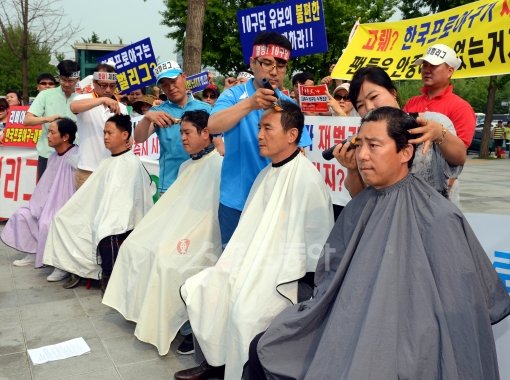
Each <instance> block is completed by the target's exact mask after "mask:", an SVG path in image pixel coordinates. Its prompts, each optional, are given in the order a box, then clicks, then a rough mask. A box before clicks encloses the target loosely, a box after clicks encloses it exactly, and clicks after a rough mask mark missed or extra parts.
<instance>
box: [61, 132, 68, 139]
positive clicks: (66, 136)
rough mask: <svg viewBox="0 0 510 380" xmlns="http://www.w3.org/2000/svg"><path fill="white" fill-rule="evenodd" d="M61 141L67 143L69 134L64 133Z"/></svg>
mask: <svg viewBox="0 0 510 380" xmlns="http://www.w3.org/2000/svg"><path fill="white" fill-rule="evenodd" d="M62 139H63V140H64V141H69V133H64V136H62Z"/></svg>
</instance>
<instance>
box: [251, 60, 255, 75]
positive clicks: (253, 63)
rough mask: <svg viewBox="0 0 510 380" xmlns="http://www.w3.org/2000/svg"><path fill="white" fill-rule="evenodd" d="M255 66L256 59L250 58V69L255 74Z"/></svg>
mask: <svg viewBox="0 0 510 380" xmlns="http://www.w3.org/2000/svg"><path fill="white" fill-rule="evenodd" d="M254 65H255V58H253V57H250V69H251V71H252V72H253V67H254Z"/></svg>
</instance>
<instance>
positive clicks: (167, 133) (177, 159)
mask: <svg viewBox="0 0 510 380" xmlns="http://www.w3.org/2000/svg"><path fill="white" fill-rule="evenodd" d="M196 110H203V111H206V112H207V113H210V112H211V106H210V105H209V104H207V103H205V102H202V101H200V100H196V99H194V98H193V97H192V96H189V97H188V102H187V103H186V104H185V105H184V107H181V106H179V105H177V104H174V103H172V102H170V101H169V100H167V101H166V102H164V103H162V104H160V105H159V106H155V107H152V108H151V109H150V111H163V112H166V113H167V114H169V115H171V116H172V117H174V118H181V116H182V114H183V113H184V112H186V111H196ZM156 134H157V135H158V138H159V147H160V153H159V187H158V190H159V192H160V193H163V192H165V191H167V189H168V188H169V187H170V186H171V185H172V183H174V181H175V179H176V178H177V173H178V172H179V167H180V166H181V164H182V163H183V162H184V161H186V160H187V159H189V154H188V152H186V151H185V150H184V147H183V146H182V140H181V127H180V125H179V124H174V125H172V126H170V127H167V128H159V127H157V126H156Z"/></svg>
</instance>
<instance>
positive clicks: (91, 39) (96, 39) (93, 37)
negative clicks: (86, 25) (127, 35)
mask: <svg viewBox="0 0 510 380" xmlns="http://www.w3.org/2000/svg"><path fill="white" fill-rule="evenodd" d="M81 40H82V41H83V43H85V44H111V43H112V41H111V40H110V39H109V38H105V39H104V40H101V38H99V35H98V34H97V33H96V32H92V35H91V36H90V37H89V38H83V37H82V38H81ZM119 40H120V37H119ZM119 43H122V42H119Z"/></svg>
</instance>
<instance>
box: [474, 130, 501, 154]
mask: <svg viewBox="0 0 510 380" xmlns="http://www.w3.org/2000/svg"><path fill="white" fill-rule="evenodd" d="M482 133H483V124H479V125H477V126H476V128H475V134H474V136H473V141H471V145H470V146H469V148H468V152H476V153H478V152H480V146H481V144H482ZM494 151H495V147H494V140H493V139H492V136H489V152H494Z"/></svg>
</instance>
